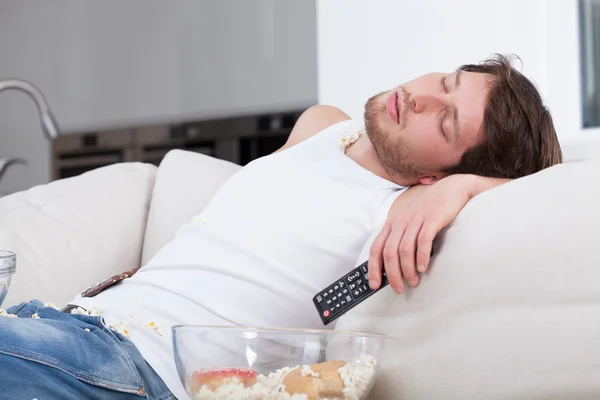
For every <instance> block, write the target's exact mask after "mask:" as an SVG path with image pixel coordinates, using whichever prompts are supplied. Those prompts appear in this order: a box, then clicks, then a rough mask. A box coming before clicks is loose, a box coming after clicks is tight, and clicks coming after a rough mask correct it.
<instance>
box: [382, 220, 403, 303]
mask: <svg viewBox="0 0 600 400" xmlns="http://www.w3.org/2000/svg"><path fill="white" fill-rule="evenodd" d="M404 229H405V224H404V223H397V224H394V226H392V231H391V232H390V235H389V236H388V238H387V241H386V242H385V245H384V246H383V266H384V268H385V273H386V275H387V279H388V281H389V283H390V286H391V287H392V289H394V291H395V292H396V293H398V294H400V293H402V292H404V281H403V280H402V270H401V269H400V256H399V255H398V246H399V245H400V241H401V240H402V237H403V236H404Z"/></svg>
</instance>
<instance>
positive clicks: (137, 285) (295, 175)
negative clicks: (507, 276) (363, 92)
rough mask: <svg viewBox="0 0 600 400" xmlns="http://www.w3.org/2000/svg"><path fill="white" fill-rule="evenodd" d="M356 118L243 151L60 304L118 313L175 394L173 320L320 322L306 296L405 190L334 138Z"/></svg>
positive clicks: (352, 262) (344, 268)
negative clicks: (187, 210)
mask: <svg viewBox="0 0 600 400" xmlns="http://www.w3.org/2000/svg"><path fill="white" fill-rule="evenodd" d="M359 129H361V125H360V124H359V123H358V122H356V121H352V120H349V121H344V122H341V123H338V124H336V125H333V126H331V127H330V128H328V129H325V130H324V131H322V132H320V133H318V134H316V135H315V136H312V137H311V138H309V139H306V140H305V141H303V142H301V143H299V144H297V145H295V146H293V147H291V148H289V149H286V150H283V151H281V152H279V153H275V154H272V155H269V156H266V157H262V158H260V159H257V160H255V161H253V162H251V163H250V164H248V165H247V166H245V167H244V168H242V169H241V170H239V171H238V172H237V173H236V174H235V175H233V176H232V177H231V178H230V179H229V180H228V181H227V182H225V183H224V184H223V185H222V186H221V188H220V189H219V190H218V191H217V193H216V194H215V196H214V197H213V198H212V199H211V201H210V202H209V204H208V205H207V206H206V207H205V209H204V210H203V211H202V212H201V213H200V214H199V215H198V216H196V217H194V219H193V220H192V221H191V222H190V223H189V224H187V225H184V226H183V227H181V228H180V229H179V230H178V232H177V234H176V236H175V238H174V239H173V241H171V242H170V243H169V244H167V245H166V246H165V247H164V248H163V249H161V250H160V251H159V252H158V254H157V255H156V256H155V257H154V258H153V259H152V260H151V261H150V262H149V263H148V264H147V265H145V266H144V267H143V268H142V269H141V270H139V272H138V273H137V274H135V275H134V276H133V277H131V278H129V279H126V280H125V281H123V282H122V283H121V284H119V285H116V286H114V287H112V288H110V289H108V290H106V291H104V292H102V293H100V294H99V295H97V296H95V297H92V298H82V297H79V296H78V297H76V298H75V299H74V300H73V302H72V304H78V305H80V306H82V307H84V308H86V309H88V310H89V309H91V308H93V307H99V308H103V309H104V314H103V316H104V319H105V321H106V322H107V324H109V325H114V324H116V323H118V322H120V321H125V322H127V330H128V333H129V339H130V340H131V341H133V343H134V344H135V345H136V346H137V348H138V349H139V350H140V352H141V353H142V355H143V356H144V358H145V359H146V360H147V362H148V363H149V364H150V365H151V366H152V367H153V368H154V370H155V371H156V372H157V373H158V374H159V376H160V377H161V378H162V379H163V380H164V382H165V383H166V385H167V386H168V387H169V389H170V390H171V391H172V392H173V394H174V395H175V396H177V397H178V398H180V399H186V398H187V395H186V393H185V390H184V389H183V386H182V385H181V383H180V381H179V378H178V375H177V371H176V368H175V363H174V359H173V350H172V343H171V332H170V328H171V326H173V325H178V324H198V325H243V326H261V327H287V328H319V329H322V328H323V326H322V323H321V321H320V318H319V315H318V314H317V311H316V310H315V308H314V305H313V303H312V298H313V296H314V295H315V294H316V293H317V292H318V291H319V290H321V289H323V288H325V287H326V286H327V285H329V284H330V283H331V282H333V281H334V280H335V279H337V278H339V277H341V276H342V275H344V274H345V273H347V272H348V271H349V270H350V269H352V268H354V267H355V266H356V265H358V263H360V262H362V261H365V260H358V257H359V255H360V253H361V251H362V249H363V246H364V245H365V243H366V242H367V240H368V239H369V237H370V236H371V234H372V233H373V231H374V230H375V229H376V228H378V227H379V226H381V224H382V223H383V222H384V221H385V218H386V217H387V214H388V211H389V209H390V207H391V205H392V203H393V202H394V200H395V199H396V197H397V196H398V195H399V194H400V193H402V191H403V190H404V189H405V188H404V187H401V186H399V185H397V184H395V183H393V182H390V181H388V180H385V179H383V178H381V177H379V176H377V175H375V174H373V173H372V172H370V171H368V170H366V169H364V168H363V167H361V166H360V165H359V164H357V163H356V162H355V161H353V160H352V159H351V158H350V157H348V156H347V155H345V154H344V152H343V151H342V150H341V149H340V147H339V144H340V141H341V139H342V138H344V137H346V136H347V135H349V134H351V133H354V132H356V131H358V130H359ZM205 172H206V171H204V172H203V171H199V173H205ZM151 322H154V323H155V325H154V326H155V329H151V328H150V327H149V326H148V324H150V323H151ZM157 327H160V328H161V329H160V330H159V329H157Z"/></svg>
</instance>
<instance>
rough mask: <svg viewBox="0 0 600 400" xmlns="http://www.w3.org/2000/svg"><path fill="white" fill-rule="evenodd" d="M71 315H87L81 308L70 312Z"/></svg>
mask: <svg viewBox="0 0 600 400" xmlns="http://www.w3.org/2000/svg"><path fill="white" fill-rule="evenodd" d="M71 314H78V315H89V314H88V312H87V311H85V310H84V309H83V308H81V307H77V308H74V309H72V310H71Z"/></svg>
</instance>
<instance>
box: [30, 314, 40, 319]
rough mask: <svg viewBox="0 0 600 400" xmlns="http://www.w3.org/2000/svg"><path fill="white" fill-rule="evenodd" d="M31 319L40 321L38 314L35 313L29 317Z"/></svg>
mask: <svg viewBox="0 0 600 400" xmlns="http://www.w3.org/2000/svg"><path fill="white" fill-rule="evenodd" d="M31 318H33V319H40V316H39V315H38V313H35V314H33V315H32V316H31Z"/></svg>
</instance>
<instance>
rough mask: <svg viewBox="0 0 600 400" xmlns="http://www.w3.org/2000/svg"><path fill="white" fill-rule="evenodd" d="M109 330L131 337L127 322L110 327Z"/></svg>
mask: <svg viewBox="0 0 600 400" xmlns="http://www.w3.org/2000/svg"><path fill="white" fill-rule="evenodd" d="M109 328H110V329H111V330H113V331H115V332H117V333H120V334H121V335H125V336H129V331H128V330H127V321H120V322H117V323H116V324H114V325H111V326H109Z"/></svg>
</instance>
